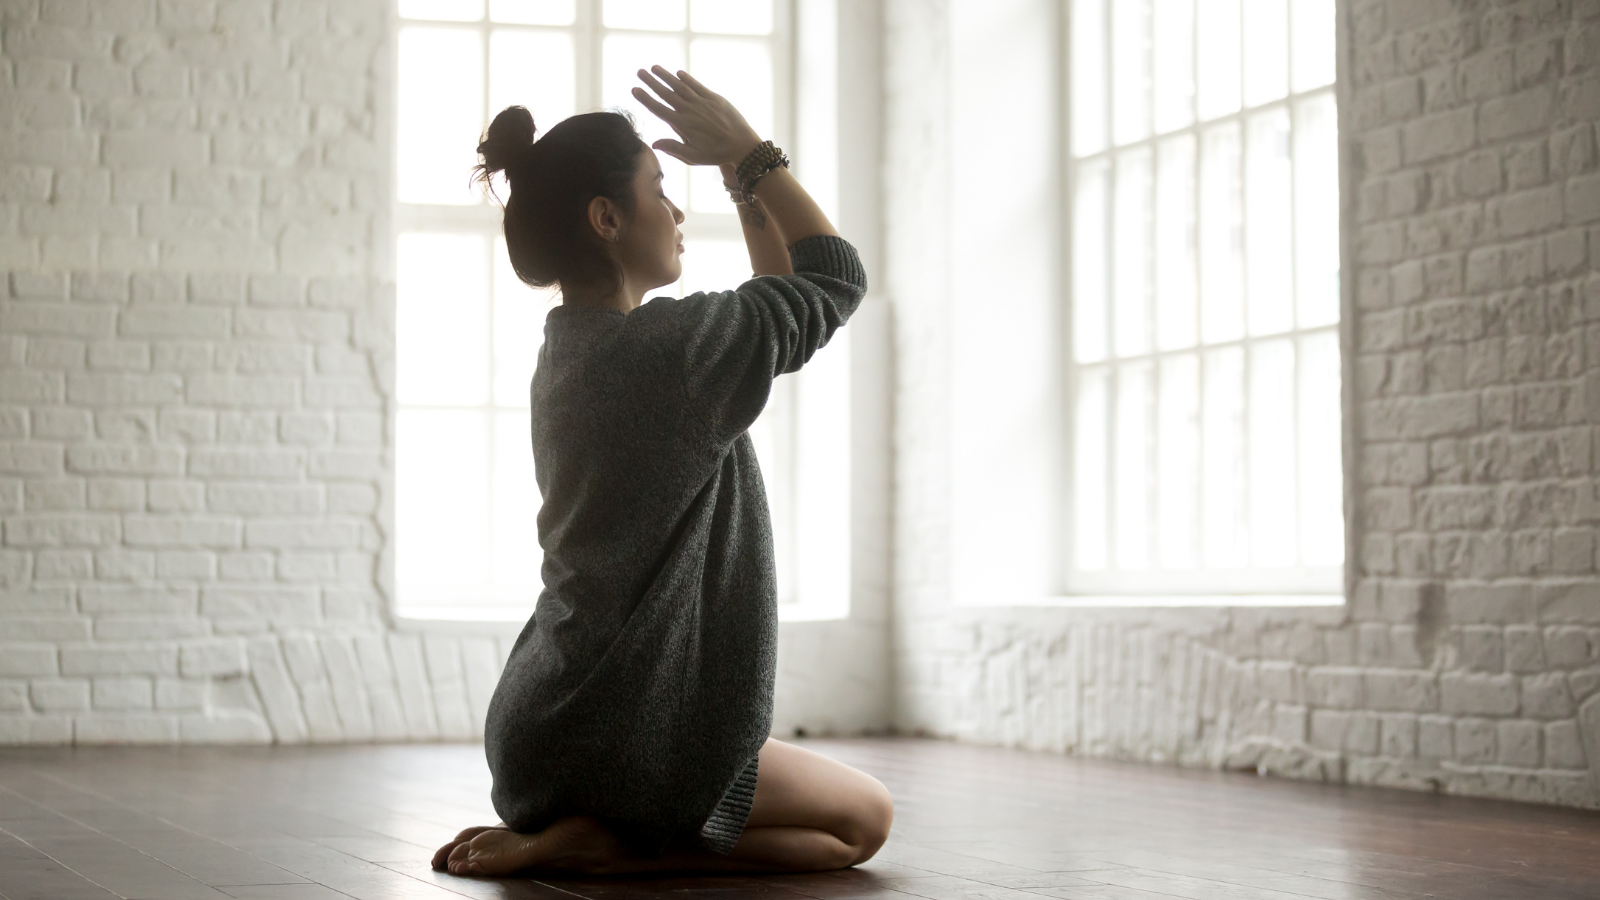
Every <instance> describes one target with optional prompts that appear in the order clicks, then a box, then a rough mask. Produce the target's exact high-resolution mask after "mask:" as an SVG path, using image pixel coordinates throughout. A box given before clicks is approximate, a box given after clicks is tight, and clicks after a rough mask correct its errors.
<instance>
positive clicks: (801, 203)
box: [752, 166, 839, 244]
mask: <svg viewBox="0 0 1600 900" xmlns="http://www.w3.org/2000/svg"><path fill="white" fill-rule="evenodd" d="M752 193H754V194H755V195H756V198H757V199H759V200H760V201H761V207H762V209H764V210H765V211H766V213H767V218H768V219H769V220H771V223H772V224H775V225H777V226H778V231H779V232H780V233H781V234H782V235H783V238H782V239H783V240H784V241H786V242H787V243H789V244H793V243H795V242H796V241H802V240H804V239H806V238H808V237H816V236H817V235H819V234H827V235H833V236H834V237H838V236H839V232H838V231H836V230H835V229H834V227H833V223H832V222H829V221H828V217H827V216H826V215H825V214H824V213H823V212H822V207H820V206H818V205H817V201H815V200H813V199H811V195H810V194H808V193H806V189H805V188H803V187H801V186H800V182H799V181H797V180H796V179H795V177H794V175H793V174H791V173H790V172H789V170H788V169H787V168H785V167H782V166H780V167H778V168H776V169H773V170H772V171H771V172H768V173H767V174H765V175H763V176H761V178H760V180H758V181H757V182H756V186H755V189H754V190H753V191H752Z"/></svg>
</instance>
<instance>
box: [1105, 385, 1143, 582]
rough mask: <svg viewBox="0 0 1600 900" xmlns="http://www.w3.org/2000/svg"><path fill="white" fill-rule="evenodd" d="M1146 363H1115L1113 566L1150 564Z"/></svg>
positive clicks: (1135, 566)
mask: <svg viewBox="0 0 1600 900" xmlns="http://www.w3.org/2000/svg"><path fill="white" fill-rule="evenodd" d="M1150 368H1151V367H1150V364H1149V363H1148V362H1136V363H1127V364H1124V365H1121V366H1118V367H1117V425H1116V428H1117V432H1116V447H1115V449H1114V451H1113V452H1114V453H1115V454H1116V455H1115V456H1114V457H1112V458H1113V459H1114V460H1116V463H1115V465H1114V466H1113V473H1112V480H1113V481H1114V483H1115V490H1116V493H1115V495H1114V499H1113V501H1112V503H1113V505H1112V518H1113V520H1115V522H1116V526H1115V528H1116V548H1117V549H1116V556H1117V568H1119V569H1134V570H1137V569H1145V568H1148V567H1149V565H1150V388H1151V384H1150Z"/></svg>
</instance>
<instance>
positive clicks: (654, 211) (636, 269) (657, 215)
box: [616, 147, 683, 290]
mask: <svg viewBox="0 0 1600 900" xmlns="http://www.w3.org/2000/svg"><path fill="white" fill-rule="evenodd" d="M633 210H634V212H633V221H632V222H631V223H630V224H629V225H628V227H627V228H626V229H623V230H622V232H621V234H620V237H619V239H618V241H617V248H616V252H617V262H619V263H621V265H622V267H623V269H624V270H625V271H626V272H627V273H628V275H629V277H630V279H631V280H633V281H634V282H635V283H636V284H642V285H645V290H651V289H653V288H658V287H661V286H662V285H667V284H672V283H673V282H675V281H677V280H678V279H679V278H680V277H681V276H682V275H683V261H682V260H681V259H680V258H679V257H681V256H682V255H683V232H681V231H679V230H678V226H679V225H680V224H682V222H683V211H682V210H680V209H678V207H677V205H676V204H674V203H673V202H672V201H671V200H670V199H668V198H667V195H666V193H665V192H664V191H663V190H662V186H661V161H660V160H658V159H656V154H655V151H653V150H651V149H650V148H649V147H644V148H641V149H640V151H639V166H638V170H637V171H636V172H635V173H634V176H633Z"/></svg>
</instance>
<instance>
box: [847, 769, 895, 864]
mask: <svg viewBox="0 0 1600 900" xmlns="http://www.w3.org/2000/svg"><path fill="white" fill-rule="evenodd" d="M869 781H870V785H871V786H870V787H869V788H867V789H866V790H863V791H862V792H861V796H860V797H859V798H858V800H857V803H856V807H857V808H856V810H855V815H854V816H852V818H853V819H854V821H853V822H852V823H851V824H852V826H853V827H852V829H851V830H852V832H853V834H851V836H850V839H849V840H848V841H847V843H849V844H850V846H851V848H852V849H853V850H854V851H855V854H854V858H853V859H852V860H851V861H850V862H849V863H848V865H852V866H856V865H860V864H861V863H864V862H866V861H867V860H869V859H871V858H872V857H873V855H874V854H876V853H877V852H878V849H879V848H880V847H882V846H883V844H884V842H885V841H887V840H888V839H889V829H890V828H891V827H892V826H893V825H894V798H893V797H891V796H889V789H888V788H886V787H884V786H883V782H881V781H879V780H878V779H876V778H871V777H870V776H869Z"/></svg>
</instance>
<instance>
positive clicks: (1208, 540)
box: [1200, 347, 1247, 569]
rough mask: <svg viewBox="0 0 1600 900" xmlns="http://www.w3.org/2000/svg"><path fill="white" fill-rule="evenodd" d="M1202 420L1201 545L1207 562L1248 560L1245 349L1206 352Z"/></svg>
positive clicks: (1233, 564) (1224, 565)
mask: <svg viewBox="0 0 1600 900" xmlns="http://www.w3.org/2000/svg"><path fill="white" fill-rule="evenodd" d="M1204 364H1205V370H1204V373H1203V374H1204V377H1203V379H1202V381H1201V390H1202V401H1201V410H1202V412H1201V420H1200V440H1201V447H1200V471H1201V476H1202V477H1201V479H1200V485H1201V501H1200V510H1201V519H1200V520H1201V523H1202V524H1201V529H1200V537H1201V541H1200V544H1201V551H1202V553H1203V555H1204V558H1205V564H1206V565H1207V566H1210V567H1212V568H1219V569H1231V568H1237V567H1239V566H1243V565H1244V564H1245V563H1246V562H1247V556H1246V553H1245V542H1244V537H1245V530H1244V514H1243V513H1244V472H1245V466H1244V350H1243V349H1242V348H1240V347H1221V348H1218V349H1216V350H1211V351H1208V352H1207V353H1206V354H1205V362H1204Z"/></svg>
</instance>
